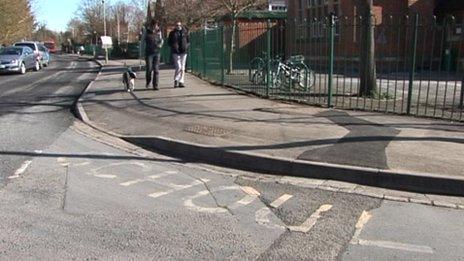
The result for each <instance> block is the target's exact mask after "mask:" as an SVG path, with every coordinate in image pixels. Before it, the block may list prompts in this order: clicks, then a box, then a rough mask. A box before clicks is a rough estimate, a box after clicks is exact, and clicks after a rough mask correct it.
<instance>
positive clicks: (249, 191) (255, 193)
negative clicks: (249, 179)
mask: <svg viewBox="0 0 464 261" xmlns="http://www.w3.org/2000/svg"><path fill="white" fill-rule="evenodd" d="M240 188H241V189H242V190H243V192H245V193H247V194H248V195H250V196H257V197H259V195H261V194H260V193H259V191H257V190H256V189H254V188H253V187H247V186H243V187H240Z"/></svg>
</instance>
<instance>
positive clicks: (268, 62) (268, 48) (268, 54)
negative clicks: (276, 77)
mask: <svg viewBox="0 0 464 261" xmlns="http://www.w3.org/2000/svg"><path fill="white" fill-rule="evenodd" d="M266 29H267V31H266V71H267V73H266V97H268V98H269V92H270V88H271V20H270V19H268V20H267V24H266Z"/></svg>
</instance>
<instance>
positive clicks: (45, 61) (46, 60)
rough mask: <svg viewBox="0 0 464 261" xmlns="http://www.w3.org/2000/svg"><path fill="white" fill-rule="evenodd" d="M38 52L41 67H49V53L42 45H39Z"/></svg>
mask: <svg viewBox="0 0 464 261" xmlns="http://www.w3.org/2000/svg"><path fill="white" fill-rule="evenodd" d="M39 52H40V57H42V59H41V64H42V67H47V66H48V65H50V62H51V56H50V51H49V50H48V49H47V47H45V45H43V44H39Z"/></svg>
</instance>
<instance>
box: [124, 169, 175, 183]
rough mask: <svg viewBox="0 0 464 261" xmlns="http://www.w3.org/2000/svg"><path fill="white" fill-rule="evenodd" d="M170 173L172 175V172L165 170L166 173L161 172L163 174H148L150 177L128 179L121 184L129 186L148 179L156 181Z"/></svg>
mask: <svg viewBox="0 0 464 261" xmlns="http://www.w3.org/2000/svg"><path fill="white" fill-rule="evenodd" d="M169 175H172V174H171V173H168V172H165V173H161V174H157V175H152V176H148V177H146V178H143V179H134V180H130V181H126V182H123V183H120V184H119V185H121V186H124V187H129V186H132V185H135V184H138V183H142V182H146V181H154V180H157V179H159V178H163V177H166V176H169Z"/></svg>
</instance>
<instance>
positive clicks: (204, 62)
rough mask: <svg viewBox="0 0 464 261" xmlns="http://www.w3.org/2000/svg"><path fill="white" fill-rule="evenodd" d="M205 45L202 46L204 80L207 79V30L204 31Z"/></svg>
mask: <svg viewBox="0 0 464 261" xmlns="http://www.w3.org/2000/svg"><path fill="white" fill-rule="evenodd" d="M203 30H204V32H203V44H202V47H203V48H202V49H203V75H202V78H206V49H207V48H206V28H204V29H203Z"/></svg>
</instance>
